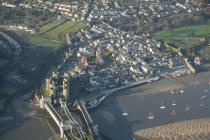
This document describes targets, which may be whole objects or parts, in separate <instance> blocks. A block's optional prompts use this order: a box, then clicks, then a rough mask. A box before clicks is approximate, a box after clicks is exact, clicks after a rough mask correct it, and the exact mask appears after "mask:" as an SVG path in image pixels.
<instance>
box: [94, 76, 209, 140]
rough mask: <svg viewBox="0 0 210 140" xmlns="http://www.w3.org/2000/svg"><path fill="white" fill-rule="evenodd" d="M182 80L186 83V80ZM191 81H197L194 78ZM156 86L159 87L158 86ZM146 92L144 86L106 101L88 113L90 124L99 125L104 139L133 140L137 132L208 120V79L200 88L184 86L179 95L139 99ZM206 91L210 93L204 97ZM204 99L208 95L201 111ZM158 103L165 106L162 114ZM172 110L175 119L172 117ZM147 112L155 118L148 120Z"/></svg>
mask: <svg viewBox="0 0 210 140" xmlns="http://www.w3.org/2000/svg"><path fill="white" fill-rule="evenodd" d="M204 75H205V73H204ZM206 75H208V76H209V73H206ZM204 77H205V76H204ZM201 78H202V77H201ZM209 78H210V77H209ZM182 80H183V79H182ZM184 80H185V82H188V80H189V79H188V77H186V78H185V79H184ZM190 80H191V81H192V80H196V77H194V79H190ZM162 82H165V84H166V85H167V83H168V80H163V81H162ZM193 82H194V81H193ZM155 85H156V86H158V83H157V84H155ZM148 88H151V87H149V86H148V85H146V86H143V87H142V88H139V89H138V88H136V89H129V90H126V91H123V94H118V95H115V96H112V97H109V98H108V99H107V100H106V101H104V102H103V103H102V105H101V106H100V107H99V108H98V109H97V110H95V111H93V112H92V113H91V116H92V117H93V120H94V121H95V123H96V124H98V125H99V131H100V132H101V133H102V134H103V135H104V136H105V137H106V138H107V139H112V140H119V139H120V140H132V139H133V138H132V134H133V132H134V131H136V130H140V129H144V128H149V127H153V126H159V125H164V124H170V123H173V122H179V121H184V120H190V119H197V118H206V117H210V99H208V98H210V92H209V91H210V86H209V85H208V77H206V78H204V79H203V81H202V82H201V83H200V84H190V85H187V86H186V87H185V88H184V91H185V92H184V93H179V94H171V93H170V92H163V93H160V94H156V95H149V96H141V93H142V92H143V91H144V89H148ZM205 89H208V90H209V91H208V92H207V93H205ZM136 93H138V94H136ZM203 95H207V98H206V99H205V101H204V106H203V107H202V106H200V104H201V97H202V96H203ZM173 100H175V101H176V106H172V102H173ZM161 101H163V102H164V105H165V106H166V109H164V110H161V109H160V106H161ZM187 105H188V106H189V107H190V110H188V111H186V106H187ZM123 108H126V111H127V113H128V115H127V116H123V115H122V113H123ZM173 109H174V110H175V112H176V115H171V112H172V110H173ZM150 112H152V113H153V114H154V115H155V119H154V120H148V119H147V116H148V115H149V113H150Z"/></svg>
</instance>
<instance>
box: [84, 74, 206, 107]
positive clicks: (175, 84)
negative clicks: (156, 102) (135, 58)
mask: <svg viewBox="0 0 210 140" xmlns="http://www.w3.org/2000/svg"><path fill="white" fill-rule="evenodd" d="M206 74H207V75H209V79H208V80H209V82H210V71H205V72H201V73H198V74H196V75H187V76H184V77H177V78H173V79H166V78H163V79H162V78H159V77H153V78H149V79H145V80H142V81H135V82H131V83H128V84H127V85H125V86H122V87H119V88H114V89H108V90H103V91H102V92H101V93H100V95H98V97H97V98H99V99H86V100H84V102H85V103H86V106H87V104H88V102H91V100H94V101H93V102H94V103H93V104H91V105H89V106H87V109H95V108H97V107H99V106H100V104H101V103H102V102H103V101H104V100H106V99H107V98H108V97H109V96H117V95H118V94H119V92H120V91H121V94H123V93H124V92H127V91H132V95H133V96H135V95H139V93H135V92H136V91H138V90H139V89H142V88H144V86H147V87H148V89H147V90H146V91H145V90H144V92H142V93H141V94H140V96H149V95H156V94H160V93H162V92H170V91H174V90H175V91H176V90H181V89H184V88H185V87H186V86H187V85H197V84H199V83H201V82H202V81H204V80H205V78H208V76H205V75H206ZM195 79H196V80H195ZM165 81H166V82H165ZM148 83H150V84H148ZM165 84H167V86H165ZM209 84H210V83H209ZM124 90H125V91H124ZM95 100H97V101H95Z"/></svg>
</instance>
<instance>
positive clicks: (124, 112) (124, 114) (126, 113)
mask: <svg viewBox="0 0 210 140" xmlns="http://www.w3.org/2000/svg"><path fill="white" fill-rule="evenodd" d="M122 115H123V116H127V115H128V112H126V110H125V108H124V109H123V113H122Z"/></svg>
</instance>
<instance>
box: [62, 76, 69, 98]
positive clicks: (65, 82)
mask: <svg viewBox="0 0 210 140" xmlns="http://www.w3.org/2000/svg"><path fill="white" fill-rule="evenodd" d="M63 96H64V97H65V98H66V100H68V98H69V81H68V78H67V77H64V78H63Z"/></svg>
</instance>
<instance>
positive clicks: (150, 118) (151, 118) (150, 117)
mask: <svg viewBox="0 0 210 140" xmlns="http://www.w3.org/2000/svg"><path fill="white" fill-rule="evenodd" d="M147 118H148V119H149V120H153V119H154V118H155V116H154V114H152V112H150V113H149V115H148V117H147Z"/></svg>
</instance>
